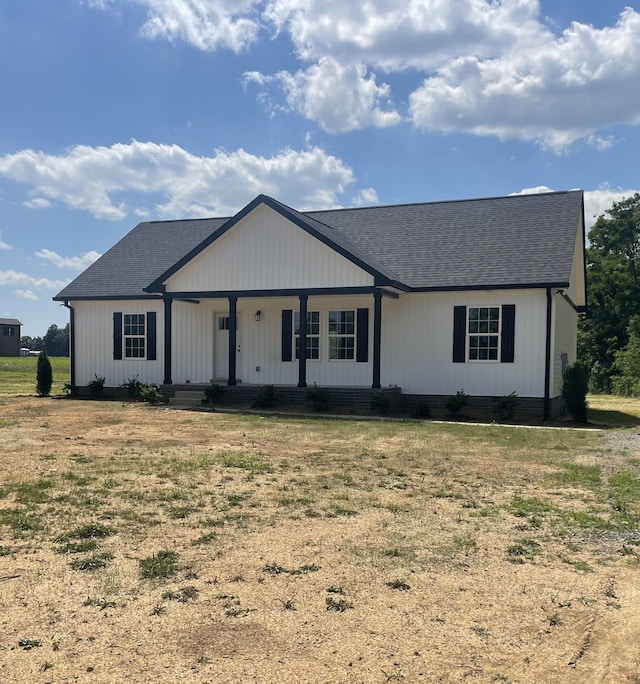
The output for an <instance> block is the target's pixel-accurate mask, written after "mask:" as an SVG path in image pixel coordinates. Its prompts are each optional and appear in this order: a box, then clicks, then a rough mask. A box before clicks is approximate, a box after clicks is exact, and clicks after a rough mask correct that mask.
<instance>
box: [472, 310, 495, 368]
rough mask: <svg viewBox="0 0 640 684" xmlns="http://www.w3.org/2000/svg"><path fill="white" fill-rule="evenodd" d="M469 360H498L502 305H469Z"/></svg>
mask: <svg viewBox="0 0 640 684" xmlns="http://www.w3.org/2000/svg"><path fill="white" fill-rule="evenodd" d="M468 325H469V331H468V332H469V347H468V349H469V361H497V360H498V358H499V356H498V349H499V345H500V307H498V306H483V307H479V306H470V307H469V323H468Z"/></svg>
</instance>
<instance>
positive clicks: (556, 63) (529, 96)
mask: <svg viewBox="0 0 640 684" xmlns="http://www.w3.org/2000/svg"><path fill="white" fill-rule="evenodd" d="M639 79H640V14H638V13H636V12H635V11H634V10H632V9H629V8H627V9H626V10H624V11H623V12H622V14H621V15H620V19H619V21H618V23H617V25H616V26H615V27H613V28H604V29H601V30H598V29H595V28H593V27H591V26H586V25H584V24H579V23H577V22H574V23H573V24H572V25H571V26H570V27H569V28H568V29H566V30H565V31H564V33H563V34H562V36H561V37H560V38H559V39H556V37H555V36H553V35H552V34H551V33H548V34H546V35H543V34H541V37H540V40H539V42H538V44H532V45H529V46H528V49H527V50H523V49H521V47H520V46H516V47H515V48H514V49H512V50H509V51H508V52H506V53H505V54H503V55H501V56H499V57H496V58H495V59H486V60H483V59H480V58H478V57H476V56H475V55H465V56H461V57H459V58H458V59H456V60H453V61H452V62H450V63H449V64H447V65H446V66H443V67H442V68H441V69H440V70H439V72H438V73H437V74H436V75H434V76H430V77H428V78H427V79H425V81H424V82H423V84H422V86H421V87H420V88H418V89H417V90H416V91H414V92H413V93H412V95H411V98H410V113H411V116H412V118H413V121H414V123H415V125H416V126H418V127H420V128H424V129H427V130H438V131H444V132H453V131H458V132H460V131H464V132H468V133H474V134H477V135H496V136H498V137H499V138H503V139H504V138H516V139H521V140H535V141H537V142H539V143H540V144H541V145H542V146H543V147H546V148H550V149H552V150H554V151H556V152H560V151H563V150H565V149H566V148H567V147H568V146H569V145H571V144H572V143H574V142H575V141H576V140H579V139H581V138H588V137H589V136H590V135H592V134H593V133H594V132H595V131H597V130H600V129H602V128H605V127H608V126H612V125H615V124H620V123H640V89H639V88H638V87H637V83H638V80H639Z"/></svg>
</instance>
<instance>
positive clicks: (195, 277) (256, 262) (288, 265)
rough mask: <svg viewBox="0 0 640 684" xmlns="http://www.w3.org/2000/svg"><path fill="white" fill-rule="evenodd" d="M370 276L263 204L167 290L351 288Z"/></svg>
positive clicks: (175, 277)
mask: <svg viewBox="0 0 640 684" xmlns="http://www.w3.org/2000/svg"><path fill="white" fill-rule="evenodd" d="M372 284H373V277H372V276H371V275H370V274H368V273H366V272H365V271H363V270H362V269H360V268H359V267H358V266H355V265H354V264H353V263H352V262H351V261H349V260H348V259H346V258H345V257H343V256H341V255H340V254H338V253H337V252H336V251H334V250H333V249H331V248H329V247H327V246H326V245H324V244H323V243H322V242H320V241H319V240H317V239H316V238H314V237H312V236H311V235H309V234H308V233H307V232H305V231H304V230H302V229H301V228H299V227H298V226H296V225H294V224H292V223H291V222H290V221H288V220H287V219H285V218H284V217H283V216H281V215H280V214H279V213H277V212H275V211H273V210H272V209H271V208H269V207H266V206H264V205H262V206H259V207H257V208H256V209H255V210H254V211H253V212H251V214H249V215H248V216H246V217H245V218H244V219H243V220H242V221H240V222H239V223H238V224H236V225H235V226H233V228H231V229H230V230H229V231H228V232H227V233H226V234H225V235H223V236H222V237H221V238H219V239H218V240H216V241H215V242H214V243H213V244H212V245H210V246H209V247H207V248H206V249H205V250H204V251H203V252H202V253H201V254H199V255H198V256H197V257H195V258H194V259H193V260H192V261H191V262H190V263H189V264H187V265H186V266H184V268H182V269H181V270H180V271H178V272H177V273H175V274H174V275H173V276H172V277H171V278H169V279H168V281H167V291H170V292H211V291H220V290H222V291H230V290H265V289H282V288H313V287H354V286H356V287H357V286H366V285H372Z"/></svg>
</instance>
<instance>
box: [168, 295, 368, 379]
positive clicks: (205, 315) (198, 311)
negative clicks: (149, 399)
mask: <svg viewBox="0 0 640 684" xmlns="http://www.w3.org/2000/svg"><path fill="white" fill-rule="evenodd" d="M298 308H299V300H298V298H297V297H282V298H278V299H266V298H256V299H244V298H243V299H239V300H238V303H237V322H238V330H237V355H236V377H237V380H238V381H240V382H243V383H251V384H257V385H267V384H273V385H297V383H298V362H297V361H296V360H292V361H282V311H283V310H292V311H298ZM307 308H308V311H319V312H320V357H321V358H320V360H318V361H315V360H308V361H307V384H308V385H313V383H314V382H315V383H317V384H318V385H346V386H353V387H358V386H360V387H368V386H371V382H372V372H373V366H372V348H371V339H372V326H373V323H372V320H373V297H370V296H357V297H338V298H330V297H309V301H308V306H307ZM359 308H368V309H369V329H368V331H367V339H368V340H369V354H368V360H367V361H366V362H356V361H338V360H332V361H330V360H329V359H328V312H329V311H331V310H354V311H356V310H357V309H359ZM256 311H260V320H259V321H256V320H255V313H256ZM228 313H229V304H228V301H227V300H226V299H208V300H201V302H200V303H199V304H190V303H187V302H179V301H176V302H174V304H173V316H172V317H173V331H172V346H173V378H172V379H173V382H174V383H179V384H181V383H185V382H187V381H189V382H190V383H203V382H205V383H208V382H209V381H210V380H211V379H212V378H214V377H215V376H214V355H215V344H216V330H215V314H221V315H224V316H227V315H228ZM219 375H220V374H218V376H219ZM225 377H226V376H225ZM216 379H223V378H221V377H219V378H216Z"/></svg>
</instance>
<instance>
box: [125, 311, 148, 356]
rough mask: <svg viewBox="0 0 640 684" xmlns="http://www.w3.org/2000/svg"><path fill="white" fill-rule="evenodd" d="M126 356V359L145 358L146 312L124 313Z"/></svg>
mask: <svg viewBox="0 0 640 684" xmlns="http://www.w3.org/2000/svg"><path fill="white" fill-rule="evenodd" d="M124 356H125V358H126V359H144V358H145V315H144V314H124Z"/></svg>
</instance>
